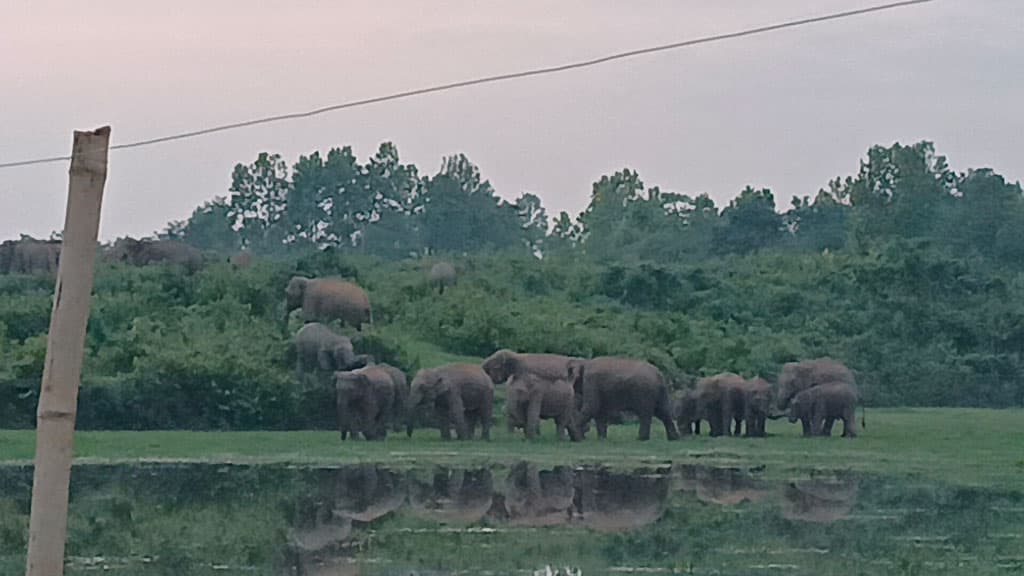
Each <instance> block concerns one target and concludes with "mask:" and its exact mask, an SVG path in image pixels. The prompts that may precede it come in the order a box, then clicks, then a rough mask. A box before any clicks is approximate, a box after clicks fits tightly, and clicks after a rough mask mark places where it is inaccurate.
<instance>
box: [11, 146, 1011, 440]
mask: <svg viewBox="0 0 1024 576" xmlns="http://www.w3.org/2000/svg"><path fill="white" fill-rule="evenodd" d="M311 158H314V159H310V158H303V159H301V160H300V161H299V163H297V164H296V166H295V167H294V168H293V169H292V170H285V166H284V164H282V163H281V161H280V159H274V157H272V156H269V155H261V156H260V159H258V160H257V162H256V163H254V164H253V165H252V166H239V167H236V170H235V178H234V184H233V186H232V190H233V192H232V197H231V198H230V199H226V200H222V201H215V202H214V203H211V204H208V205H206V206H205V207H202V208H200V209H198V210H197V211H196V213H195V214H194V215H193V216H192V218H190V219H189V220H188V221H187V222H182V223H175V224H173V225H172V226H170V227H169V228H168V230H167V231H166V232H165V235H169V236H173V237H177V238H181V239H184V240H186V241H188V242H190V243H193V244H194V245H196V246H198V247H200V248H203V249H206V250H208V251H214V252H219V253H221V254H224V255H225V256H226V255H227V254H230V253H232V252H233V251H235V250H238V249H239V248H243V247H244V248H247V249H249V250H250V252H251V253H252V254H253V260H252V261H253V263H252V265H251V266H248V267H241V268H239V267H235V266H233V265H231V264H228V263H227V262H226V257H225V258H219V259H217V260H220V261H219V262H217V261H211V262H209V263H208V264H207V265H205V266H204V267H203V268H202V269H201V270H200V271H198V272H196V273H195V274H192V275H187V274H181V273H180V272H179V271H177V270H174V269H172V268H166V267H162V266H145V267H131V266H127V265H124V264H111V263H107V262H100V263H99V264H98V270H97V276H96V285H95V296H94V300H93V311H92V314H91V317H90V321H89V330H88V339H87V352H86V363H85V368H84V371H83V379H84V381H83V388H82V396H81V398H82V400H81V402H80V419H79V423H80V425H81V426H82V427H85V428H134V429H139V428H199V429H202V428H219V429H223V428H303V427H330V426H331V424H332V422H333V411H332V410H331V406H332V401H331V391H330V389H329V388H326V387H323V386H312V385H300V384H299V383H298V382H297V380H296V379H295V377H294V375H293V374H292V370H293V368H294V359H293V358H291V357H290V356H289V352H288V342H289V335H290V334H291V333H292V332H294V330H295V329H296V328H297V327H298V324H297V323H298V319H293V321H292V322H293V324H292V326H291V327H290V328H289V330H287V331H285V330H282V326H281V324H280V319H281V312H282V308H281V305H282V300H283V289H284V286H285V284H286V283H287V280H288V278H289V277H290V276H291V275H292V274H295V273H301V274H307V275H311V276H327V275H336V276H342V277H346V278H349V279H353V280H355V281H356V282H358V283H359V284H360V285H362V286H364V287H365V288H366V289H367V291H368V292H369V294H370V298H371V301H372V303H373V306H374V318H375V326H374V328H373V329H372V330H371V331H369V332H368V333H367V334H366V335H365V336H364V337H362V338H361V339H359V340H358V341H357V343H356V346H357V352H363V353H371V354H373V355H374V356H375V357H376V358H378V359H379V360H382V361H387V362H390V363H393V364H396V365H398V366H401V367H402V368H404V369H406V370H407V371H410V372H412V371H414V370H415V369H417V368H418V367H420V366H429V365H435V364H438V363H441V362H444V361H451V360H453V359H455V358H458V357H482V356H485V355H487V354H490V353H491V352H493V351H494V350H495V349H498V348H502V347H508V348H514V349H519V350H529V351H535V352H559V353H565V354H572V355H581V356H594V355H605V354H622V355H631V356H636V357H641V358H646V359H649V360H650V361H652V362H653V363H655V364H656V365H658V366H659V367H660V368H661V369H662V370H663V371H664V372H665V373H666V374H668V375H669V376H670V377H671V378H672V380H673V383H674V385H675V386H677V387H686V386H690V385H692V383H693V381H694V380H695V379H696V378H697V377H699V376H702V375H706V374H712V373H716V372H721V371H727V370H728V371H736V372H740V373H743V374H744V375H748V376H749V375H755V374H760V375H763V376H765V377H768V378H769V379H771V380H774V377H775V375H776V374H777V373H778V369H779V367H780V366H781V364H783V363H784V362H787V361H791V360H795V359H804V358H810V357H818V356H824V355H828V356H833V357H836V358H839V359H842V360H843V361H844V362H846V363H847V364H848V365H849V366H850V367H851V368H853V369H854V370H855V371H856V373H857V376H858V381H859V383H860V385H861V388H862V390H863V392H864V394H865V396H866V401H867V403H868V404H870V405H876V406H878V405H933V406H987V407H1007V406H1022V405H1024V365H1022V359H1021V352H1022V350H1024V273H1022V269H1021V265H1022V262H1024V260H1021V259H1020V258H1018V257H1017V255H1018V253H1019V251H1021V250H1024V237H1022V234H1024V211H1022V210H1024V208H1022V206H1024V204H1022V203H1024V197H1022V193H1021V189H1020V187H1019V186H1018V185H1016V184H1007V183H1005V182H1004V180H1003V179H1002V178H1001V177H1000V176H998V175H996V174H995V173H993V172H991V171H988V170H978V171H971V172H968V173H967V174H953V173H952V172H950V171H949V170H948V168H946V164H945V161H944V160H942V159H941V158H939V157H936V156H935V155H934V154H933V153H932V151H931V146H930V145H929V144H926V143H924V144H920V145H917V146H912V147H901V146H898V145H897V146H893V147H891V148H874V149H872V150H871V152H870V153H869V155H868V158H867V160H866V161H865V162H864V163H863V165H862V167H861V170H860V172H859V173H858V175H857V176H856V177H851V178H847V179H845V180H836V181H834V182H833V183H832V184H831V185H830V187H829V190H828V191H824V192H821V193H819V195H818V196H817V197H816V198H815V199H814V200H813V201H810V200H807V199H803V200H797V201H796V202H794V206H793V208H792V209H790V210H789V211H787V212H785V213H779V212H778V211H777V210H776V209H775V206H774V200H773V197H772V195H771V193H770V192H768V191H765V190H752V189H748V190H746V191H744V192H743V193H742V194H741V195H740V196H739V197H737V198H736V199H735V200H733V201H732V202H731V203H730V205H729V206H728V207H726V208H724V209H722V210H718V209H717V208H716V207H715V206H714V204H713V203H712V202H711V201H710V199H708V198H707V197H706V196H698V197H695V198H690V197H686V196H682V195H672V194H668V193H663V192H660V191H658V189H657V188H651V189H645V188H644V187H643V186H642V185H641V184H640V182H639V179H638V178H637V176H636V174H635V173H632V172H622V173H619V174H616V175H613V176H609V177H606V178H602V179H601V180H600V181H599V182H598V183H596V184H595V186H594V194H593V197H592V200H591V203H590V205H589V206H588V208H587V210H586V211H584V212H583V213H582V214H580V215H579V216H578V217H576V218H570V217H569V216H567V215H565V214H562V215H560V216H559V217H558V218H557V219H555V220H554V222H553V223H551V222H548V221H547V218H546V215H545V214H544V212H543V207H542V206H541V205H540V202H539V201H538V200H537V199H536V198H535V197H529V196H524V197H523V198H520V199H519V200H518V201H517V202H515V203H512V204H509V203H506V202H503V201H502V200H500V199H499V198H498V197H497V196H496V195H495V194H494V192H493V190H492V189H491V188H490V186H489V185H487V184H486V181H484V180H482V178H481V177H480V174H479V171H478V170H477V169H476V168H474V167H473V166H472V164H470V163H469V162H468V161H467V160H466V159H465V158H464V157H455V158H453V159H449V160H446V161H445V162H444V165H443V167H442V170H441V172H440V173H438V174H437V175H435V176H432V177H428V178H420V177H419V176H418V175H417V171H416V169H415V168H414V167H412V166H407V165H402V164H400V163H398V160H397V153H396V152H395V151H394V148H393V147H391V146H389V145H385V146H383V147H382V148H381V151H380V152H379V153H378V155H377V156H375V157H374V158H373V159H371V160H370V162H369V163H368V164H366V165H360V164H358V163H356V162H355V160H354V159H353V158H352V157H351V153H350V152H346V151H344V150H341V151H337V150H336V151H332V152H331V153H329V154H328V159H327V160H326V161H320V160H319V157H318V156H317V155H313V156H312V157H311ZM332 158H333V160H332ZM260 166H268V167H274V174H273V175H274V178H273V179H271V178H269V174H268V173H267V172H264V171H261V169H260V168H259V167H260ZM300 166H313V167H319V168H307V167H303V168H302V169H301V170H300ZM328 166H330V167H331V168H330V169H328V168H327V167H328ZM343 166H348V167H349V168H351V169H346V170H342V168H341V167H343ZM299 174H304V175H303V176H301V177H300V176H299ZM339 174H346V175H347V176H345V177H344V178H342V177H340V176H338V175H339ZM399 175H401V176H399ZM314 181H315V182H317V183H318V184H317V185H316V186H314V185H313V184H310V182H314ZM339 182H348V183H349V186H351V187H350V188H344V187H342V188H339V187H338V185H339ZM397 182H406V184H405V185H401V186H400V185H398V184H397ZM271 184H272V185H271ZM271 189H273V190H277V192H275V193H274V194H273V195H271V196H266V195H264V192H265V191H267V190H271ZM352 190H358V191H360V192H359V194H362V196H359V194H356V193H355V192H352V193H351V196H348V194H349V193H350V191H352ZM396 191H400V192H396ZM328 193H329V194H330V195H327V194H328ZM268 198H274V199H276V200H275V202H277V203H276V204H269V205H268V204H265V203H264V202H269V200H267V199H268ZM359 198H362V200H359ZM317 199H319V200H317ZM300 201H301V202H300ZM356 207H358V208H359V209H358V210H357V209H356ZM527 207H530V209H527ZM304 210H305V211H304ZM272 215H273V216H272ZM1018 239H1019V241H1018ZM1021 255H1024V254H1021ZM539 256H542V257H539ZM440 258H446V259H449V260H451V261H452V262H454V263H455V265H456V267H457V269H458V271H459V282H458V285H457V286H455V287H453V288H450V289H449V290H447V291H445V293H444V294H443V295H438V294H436V292H434V291H432V290H431V289H430V287H429V286H428V284H427V282H426V270H427V269H429V266H430V264H431V263H433V262H434V261H436V260H437V259H440ZM52 289H53V279H52V277H46V276H31V275H6V276H0V426H3V427H9V426H27V425H29V424H30V423H31V421H32V418H33V414H34V410H35V401H36V398H37V396H36V391H37V388H38V385H39V379H40V376H41V374H42V366H43V358H44V355H45V347H46V337H45V333H46V330H47V328H48V322H49V313H50V308H51V295H52Z"/></svg>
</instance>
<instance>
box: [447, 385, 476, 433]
mask: <svg viewBox="0 0 1024 576" xmlns="http://www.w3.org/2000/svg"><path fill="white" fill-rule="evenodd" d="M448 417H449V418H450V419H451V421H452V423H453V424H454V425H455V435H456V436H457V437H458V439H459V440H470V439H472V436H469V429H468V427H467V426H466V407H465V406H464V405H463V404H462V397H461V396H459V394H458V393H457V392H453V393H452V394H450V395H449V398H448Z"/></svg>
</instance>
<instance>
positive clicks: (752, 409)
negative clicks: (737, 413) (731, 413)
mask: <svg viewBox="0 0 1024 576" xmlns="http://www.w3.org/2000/svg"><path fill="white" fill-rule="evenodd" d="M771 408H772V385H771V384H769V383H768V381H767V380H765V379H764V378H751V379H749V380H747V381H746V382H744V384H743V422H744V424H745V426H746V432H745V433H744V435H745V436H748V437H755V438H763V437H764V436H766V434H767V432H766V430H765V423H766V421H767V419H768V417H769V416H770V415H771Z"/></svg>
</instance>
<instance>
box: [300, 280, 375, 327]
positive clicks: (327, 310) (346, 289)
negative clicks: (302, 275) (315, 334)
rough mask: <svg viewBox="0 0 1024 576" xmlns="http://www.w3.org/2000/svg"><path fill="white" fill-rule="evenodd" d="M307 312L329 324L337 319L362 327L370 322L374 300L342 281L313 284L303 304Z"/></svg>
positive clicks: (356, 287)
mask: <svg viewBox="0 0 1024 576" xmlns="http://www.w3.org/2000/svg"><path fill="white" fill-rule="evenodd" d="M302 307H303V311H304V312H305V313H306V314H307V315H308V314H310V313H312V316H313V318H312V319H316V320H321V321H328V320H332V319H335V318H338V319H341V320H344V321H345V322H346V323H347V324H352V325H354V326H359V325H360V324H361V323H362V322H364V321H368V320H369V311H370V298H369V296H368V295H367V294H366V291H365V290H363V289H362V288H360V287H359V286H357V285H356V284H353V283H352V282H349V281H347V280H342V279H340V278H318V279H315V280H310V281H309V283H308V285H307V287H306V291H305V294H304V298H303V302H302Z"/></svg>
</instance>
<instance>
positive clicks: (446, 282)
mask: <svg viewBox="0 0 1024 576" xmlns="http://www.w3.org/2000/svg"><path fill="white" fill-rule="evenodd" d="M457 279H458V275H457V273H456V272H455V266H452V265H451V263H450V262H438V263H437V264H434V265H433V266H431V267H430V271H429V272H427V282H429V283H430V286H431V288H436V289H437V291H438V293H439V294H444V290H445V288H448V287H449V286H454V285H455V282H456V280H457Z"/></svg>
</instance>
